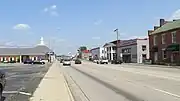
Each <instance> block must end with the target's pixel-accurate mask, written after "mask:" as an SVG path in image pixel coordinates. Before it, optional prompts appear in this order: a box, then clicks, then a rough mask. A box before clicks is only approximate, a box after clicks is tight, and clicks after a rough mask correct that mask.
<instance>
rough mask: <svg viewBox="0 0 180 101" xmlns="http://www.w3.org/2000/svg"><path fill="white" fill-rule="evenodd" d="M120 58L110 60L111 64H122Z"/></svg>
mask: <svg viewBox="0 0 180 101" xmlns="http://www.w3.org/2000/svg"><path fill="white" fill-rule="evenodd" d="M122 63H123V62H122V60H112V61H111V64H122Z"/></svg>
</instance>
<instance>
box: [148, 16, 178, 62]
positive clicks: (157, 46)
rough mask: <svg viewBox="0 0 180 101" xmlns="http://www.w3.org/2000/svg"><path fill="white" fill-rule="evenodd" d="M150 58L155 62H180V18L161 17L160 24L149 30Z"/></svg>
mask: <svg viewBox="0 0 180 101" xmlns="http://www.w3.org/2000/svg"><path fill="white" fill-rule="evenodd" d="M148 35H149V47H150V58H151V60H152V62H153V63H163V64H164V63H179V62H180V50H179V48H180V47H179V44H180V20H173V21H165V20H164V19H160V26H154V30H149V31H148Z"/></svg>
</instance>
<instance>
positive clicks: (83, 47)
mask: <svg viewBox="0 0 180 101" xmlns="http://www.w3.org/2000/svg"><path fill="white" fill-rule="evenodd" d="M84 50H87V47H86V46H81V47H79V51H80V52H82V51H84Z"/></svg>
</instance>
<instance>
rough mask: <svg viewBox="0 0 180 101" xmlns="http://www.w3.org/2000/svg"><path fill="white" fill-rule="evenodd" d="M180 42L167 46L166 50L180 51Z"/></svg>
mask: <svg viewBox="0 0 180 101" xmlns="http://www.w3.org/2000/svg"><path fill="white" fill-rule="evenodd" d="M179 48H180V47H179V44H171V45H169V46H167V48H166V51H179Z"/></svg>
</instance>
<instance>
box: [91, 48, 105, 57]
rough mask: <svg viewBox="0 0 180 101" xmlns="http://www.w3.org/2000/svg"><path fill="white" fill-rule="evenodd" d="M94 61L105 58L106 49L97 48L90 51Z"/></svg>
mask: <svg viewBox="0 0 180 101" xmlns="http://www.w3.org/2000/svg"><path fill="white" fill-rule="evenodd" d="M90 52H91V56H92V59H100V58H104V48H103V47H97V48H93V49H91V50H90Z"/></svg>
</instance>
